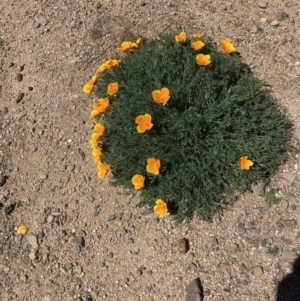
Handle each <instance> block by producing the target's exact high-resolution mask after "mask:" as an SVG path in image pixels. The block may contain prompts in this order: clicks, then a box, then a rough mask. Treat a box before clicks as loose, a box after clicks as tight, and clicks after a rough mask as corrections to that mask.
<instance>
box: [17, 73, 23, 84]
mask: <svg viewBox="0 0 300 301" xmlns="http://www.w3.org/2000/svg"><path fill="white" fill-rule="evenodd" d="M16 80H17V81H18V82H21V81H22V80H23V74H22V73H17V75H16Z"/></svg>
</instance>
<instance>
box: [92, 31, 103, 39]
mask: <svg viewBox="0 0 300 301" xmlns="http://www.w3.org/2000/svg"><path fill="white" fill-rule="evenodd" d="M102 35H103V34H102V32H101V31H100V30H92V32H91V38H92V40H98V39H101V37H102Z"/></svg>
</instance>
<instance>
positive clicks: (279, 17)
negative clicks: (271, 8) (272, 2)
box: [277, 10, 289, 21]
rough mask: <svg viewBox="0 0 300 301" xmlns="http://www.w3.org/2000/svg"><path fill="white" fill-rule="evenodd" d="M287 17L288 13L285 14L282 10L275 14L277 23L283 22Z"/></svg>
mask: <svg viewBox="0 0 300 301" xmlns="http://www.w3.org/2000/svg"><path fill="white" fill-rule="evenodd" d="M288 17H289V15H288V13H286V12H285V11H283V10H280V11H278V12H277V20H278V21H283V20H285V19H286V18H288Z"/></svg>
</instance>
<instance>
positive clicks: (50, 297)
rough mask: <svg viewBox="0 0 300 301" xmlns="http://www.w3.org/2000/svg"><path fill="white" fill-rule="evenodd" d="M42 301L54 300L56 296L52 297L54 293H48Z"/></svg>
mask: <svg viewBox="0 0 300 301" xmlns="http://www.w3.org/2000/svg"><path fill="white" fill-rule="evenodd" d="M42 301H54V298H53V297H52V295H50V294H46V295H45V296H44V297H43V299H42Z"/></svg>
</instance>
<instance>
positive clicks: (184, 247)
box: [178, 238, 190, 254]
mask: <svg viewBox="0 0 300 301" xmlns="http://www.w3.org/2000/svg"><path fill="white" fill-rule="evenodd" d="M189 249H190V244H189V241H188V240H187V239H186V238H181V239H180V240H179V242H178V250H179V253H181V254H185V253H187V252H188V250H189Z"/></svg>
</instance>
